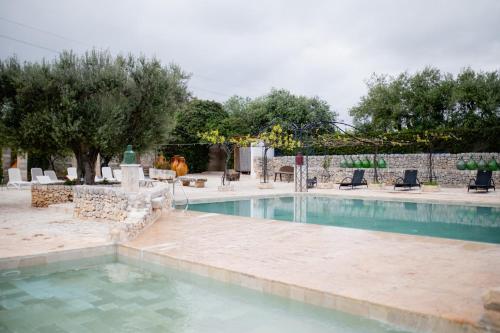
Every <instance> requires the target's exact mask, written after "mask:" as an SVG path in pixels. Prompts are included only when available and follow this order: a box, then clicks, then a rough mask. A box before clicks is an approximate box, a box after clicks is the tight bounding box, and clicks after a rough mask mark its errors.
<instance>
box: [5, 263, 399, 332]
mask: <svg viewBox="0 0 500 333" xmlns="http://www.w3.org/2000/svg"><path fill="white" fill-rule="evenodd" d="M66 266H69V267H71V266H73V268H71V269H64V270H62V271H61V270H52V271H37V270H34V269H31V270H30V271H29V272H18V271H3V272H0V331H1V332H51V333H55V332H176V333H182V332H232V333H233V332H253V333H255V332H366V333H370V332H380V333H382V332H403V331H400V330H396V329H394V328H392V327H389V326H387V325H384V324H382V323H379V322H376V321H373V320H369V319H364V318H361V317H357V316H352V315H348V314H344V313H340V312H336V311H332V310H327V309H323V308H318V307H314V306H310V305H307V304H304V303H300V302H295V301H290V300H287V299H284V298H280V297H277V296H272V295H266V294H262V293H259V292H257V291H253V290H249V289H245V288H242V287H238V286H233V285H228V284H224V283H221V282H218V281H215V280H212V279H208V278H203V277H200V276H196V275H193V274H190V273H185V272H179V271H174V270H172V269H167V268H164V267H160V266H156V265H150V264H145V263H140V264H139V263H137V262H130V261H128V260H125V262H116V261H115V262H108V263H100V264H98V265H95V264H93V265H86V266H82V267H79V268H75V265H68V264H67V265H66Z"/></svg>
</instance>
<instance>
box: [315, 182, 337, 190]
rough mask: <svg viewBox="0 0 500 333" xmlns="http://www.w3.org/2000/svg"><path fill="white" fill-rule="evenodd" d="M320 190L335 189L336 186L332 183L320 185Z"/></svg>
mask: <svg viewBox="0 0 500 333" xmlns="http://www.w3.org/2000/svg"><path fill="white" fill-rule="evenodd" d="M317 187H318V188H320V189H332V188H334V187H335V184H334V183H332V182H328V183H318V186H317Z"/></svg>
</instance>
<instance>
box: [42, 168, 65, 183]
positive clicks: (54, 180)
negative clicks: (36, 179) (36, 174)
mask: <svg viewBox="0 0 500 333" xmlns="http://www.w3.org/2000/svg"><path fill="white" fill-rule="evenodd" d="M43 175H44V176H48V177H49V178H50V181H51V182H52V183H54V184H62V183H64V180H59V179H57V175H56V173H55V171H54V170H45V171H44V172H43Z"/></svg>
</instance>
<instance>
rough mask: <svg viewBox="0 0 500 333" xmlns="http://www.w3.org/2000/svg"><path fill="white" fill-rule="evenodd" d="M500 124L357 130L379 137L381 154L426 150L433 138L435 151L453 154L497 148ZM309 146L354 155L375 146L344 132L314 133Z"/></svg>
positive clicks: (367, 137) (363, 135)
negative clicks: (496, 125) (318, 134)
mask: <svg viewBox="0 0 500 333" xmlns="http://www.w3.org/2000/svg"><path fill="white" fill-rule="evenodd" d="M499 132H500V127H490V128H482V129H474V128H473V129H468V128H454V129H440V130H435V131H430V130H429V131H417V130H401V131H398V132H390V133H385V132H362V133H356V134H357V136H358V137H360V138H361V139H363V140H366V141H367V142H369V141H376V142H378V140H374V139H376V138H379V139H380V140H381V141H380V143H381V144H380V145H379V147H378V153H381V154H414V153H426V152H428V151H429V140H430V139H432V150H433V151H434V152H446V153H452V154H458V153H464V152H492V151H500V142H499V141H498V133H499ZM311 147H312V148H313V150H314V151H315V153H317V154H334V155H337V154H338V155H357V154H372V153H374V151H375V146H374V145H373V144H371V143H363V142H360V141H357V140H353V139H352V138H351V137H349V136H348V135H345V134H340V133H333V134H325V135H320V136H318V137H316V139H315V140H314V141H313V142H312V143H311Z"/></svg>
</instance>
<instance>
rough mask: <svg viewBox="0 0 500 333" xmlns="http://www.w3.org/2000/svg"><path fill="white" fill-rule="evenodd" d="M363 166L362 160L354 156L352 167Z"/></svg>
mask: <svg viewBox="0 0 500 333" xmlns="http://www.w3.org/2000/svg"><path fill="white" fill-rule="evenodd" d="M362 166H363V162H361V160H360V159H359V157H357V158H356V161H354V167H355V168H361V167H362Z"/></svg>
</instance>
